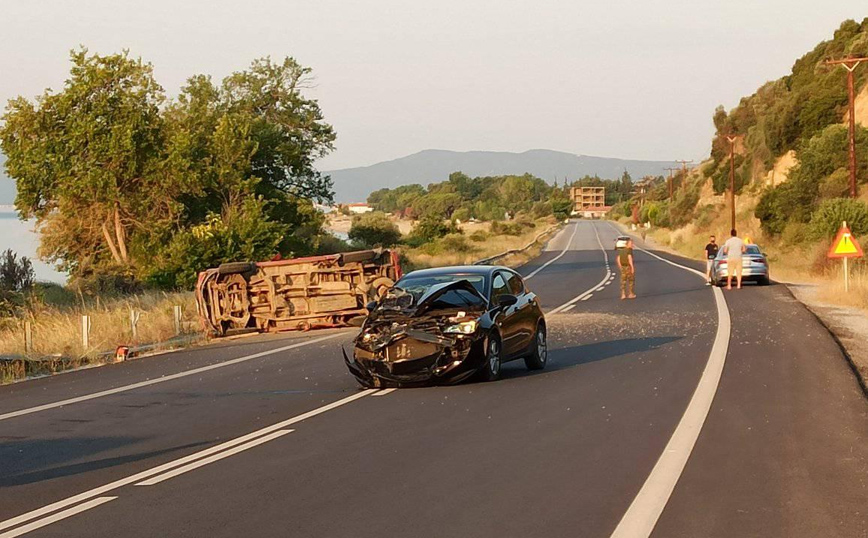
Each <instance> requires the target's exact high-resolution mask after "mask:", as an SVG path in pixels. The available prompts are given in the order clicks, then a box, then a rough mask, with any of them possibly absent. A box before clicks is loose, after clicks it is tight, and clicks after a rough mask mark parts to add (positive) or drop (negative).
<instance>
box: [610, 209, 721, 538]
mask: <svg viewBox="0 0 868 538" xmlns="http://www.w3.org/2000/svg"><path fill="white" fill-rule="evenodd" d="M610 224H611V223H610ZM639 250H642V252H645V253H646V254H649V255H650V256H653V257H655V258H657V259H658V260H661V261H664V262H666V263H668V264H670V265H674V266H675V267H679V268H681V269H684V270H686V271H689V272H691V273H695V274H696V275H698V276H700V277H701V278H703V279H704V278H705V274H703V273H701V272H699V271H697V270H695V269H692V268H690V267H686V266H684V265H680V264H677V263H675V262H672V261H669V260H666V259H664V258H661V257H660V256H657V255H656V254H653V253H651V252H648V251H647V250H644V249H639ZM712 292H713V294H714V301H715V304H716V306H717V333H716V334H715V337H714V343H713V344H712V346H711V353H709V356H708V362H707V363H706V364H705V368H704V369H703V371H702V376H701V377H700V378H699V383H698V384H697V385H696V389H695V390H694V392H693V396H692V397H691V398H690V403H688V404H687V408H686V409H685V410H684V414H683V415H682V416H681V420H680V421H679V422H678V426H676V427H675V431H674V432H672V437H670V438H669V442H668V443H667V444H666V448H665V449H664V450H663V453H662V454H661V455H660V458H659V459H658V460H657V463H656V464H655V465H654V468H653V469H652V470H651V474H649V475H648V478H647V479H646V480H645V483H644V484H643V485H642V488H641V489H640V490H639V493H638V494H637V495H636V498H635V499H633V502H632V503H631V504H630V507H629V508H628V509H627V512H626V513H625V514H624V517H622V518H621V521H620V522H619V523H618V526H617V527H616V528H615V531H614V532H613V533H612V538H642V537H648V536H650V535H651V533H652V532H653V531H654V527H655V526H656V525H657V521H658V520H659V519H660V515H661V514H662V513H663V509H664V508H665V507H666V503H667V502H669V498H670V497H671V496H672V491H673V490H674V489H675V485H676V484H677V483H678V479H679V478H681V473H682V472H683V471H684V466H685V465H687V460H688V459H689V458H690V454H691V452H693V448H694V446H696V441H697V439H698V438H699V433H700V431H702V426H703V424H704V423H705V419H706V418H707V417H708V412H709V411H710V410H711V404H712V402H713V401H714V397H715V395H716V394H717V387H718V385H719V384H720V378H721V376H722V375H723V367H724V365H725V363H726V354H727V351H728V350H729V339H730V334H731V330H732V328H731V319H730V316H729V309H728V308H727V305H726V299H725V298H724V296H723V292H722V291H720V289H719V288H717V287H714V288H712Z"/></svg>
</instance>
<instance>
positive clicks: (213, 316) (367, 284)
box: [196, 249, 401, 336]
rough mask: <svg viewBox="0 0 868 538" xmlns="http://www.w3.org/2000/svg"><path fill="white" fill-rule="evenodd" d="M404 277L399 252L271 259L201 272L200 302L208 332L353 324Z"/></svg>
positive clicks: (296, 328) (201, 312) (286, 329)
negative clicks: (371, 304)
mask: <svg viewBox="0 0 868 538" xmlns="http://www.w3.org/2000/svg"><path fill="white" fill-rule="evenodd" d="M399 278H401V267H400V264H399V263H398V255H397V253H396V252H395V251H393V250H383V249H375V250H362V251H357V252H344V253H341V254H331V255H327V256H313V257H309V258H295V259H291V260H278V261H268V262H257V263H251V262H232V263H224V264H222V265H220V266H219V267H217V268H213V269H206V270H205V271H202V272H201V273H199V278H198V281H197V283H196V301H197V303H198V309H199V314H200V317H201V318H202V324H203V326H204V328H205V330H206V331H207V332H209V333H210V334H212V335H216V336H223V335H226V334H227V333H231V332H239V331H259V332H266V331H290V330H309V329H312V328H317V327H338V326H343V325H347V324H348V323H350V321H351V320H352V319H353V318H358V317H359V316H364V315H365V314H366V313H367V311H366V309H365V305H366V304H367V303H369V302H370V301H373V300H376V299H377V298H379V297H380V296H382V295H383V293H385V291H386V290H388V289H389V288H391V287H392V285H393V284H394V283H395V282H396V281H397V280H398V279H399Z"/></svg>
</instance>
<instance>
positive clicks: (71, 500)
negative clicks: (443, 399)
mask: <svg viewBox="0 0 868 538" xmlns="http://www.w3.org/2000/svg"><path fill="white" fill-rule="evenodd" d="M372 392H376V389H367V390H363V391H361V392H358V393H356V394H353V395H351V396H347V397H346V398H343V399H340V400H337V401H335V402H332V403H330V404H326V405H323V406H321V407H318V408H316V409H314V410H312V411H308V412H307V413H302V414H301V415H297V416H295V417H293V418H290V419H287V420H284V421H282V422H278V423H276V424H272V425H271V426H266V427H264V428H262V429H259V430H256V431H254V432H251V433H249V434H247V435H243V436H241V437H237V438H235V439H232V440H229V441H226V442H225V443H222V444H219V445H216V446H213V447H211V448H207V449H205V450H202V451H200V452H196V453H194V454H190V455H189V456H184V457H183V458H180V459H177V460H174V461H170V462H168V463H164V464H162V465H158V466H157V467H154V468H151V469H148V470H146V471H142V472H140V473H136V474H134V475H131V476H128V477H126V478H121V479H120V480H115V481H114V482H110V483H108V484H105V485H104V486H99V487H96V488H93V489H91V490H88V491H85V492H82V493H79V494H77V495H73V496H72V497H68V498H66V499H63V500H60V501H57V502H54V503H52V504H49V505H46V506H43V507H42V508H37V509H35V510H31V511H30V512H27V513H25V514H21V515H20V516H16V517H13V518H12V519H7V520H6V521H0V530H3V529H8V528H9V527H14V526H15V525H18V524H20V523H24V522H25V521H30V520H31V519H35V518H37V517H40V516H43V515H45V514H49V513H51V512H54V511H56V510H60V509H61V508H66V507H67V506H70V505H73V504H76V503H79V502H81V501H84V500H86V499H90V498H92V497H96V496H97V495H102V494H103V493H106V492H108V491H112V490H114V489H118V488H120V487H123V486H126V485H129V484H134V483H136V482H139V481H141V480H144V479H146V478H149V477H151V476H154V475H156V474H159V473H162V472H164V471H167V470H169V469H173V468H175V467H178V466H179V465H184V464H186V463H189V462H191V461H195V460H197V459H200V458H204V457H206V456H210V455H211V454H214V453H216V452H220V451H222V450H226V449H228V448H232V447H234V446H236V445H239V444H241V443H245V442H247V441H249V440H251V439H255V438H257V437H260V436H262V435H265V434H268V433H271V432H273V431H275V430H280V429H282V428H285V427H287V426H291V425H292V424H295V423H298V422H301V421H303V420H306V419H309V418H311V417H314V416H316V415H319V414H322V413H325V412H326V411H331V410H332V409H335V408H337V407H340V406H342V405H346V404H348V403H350V402H352V401H355V400H358V399H359V398H364V397H365V396H368V395H369V394H371V393H372Z"/></svg>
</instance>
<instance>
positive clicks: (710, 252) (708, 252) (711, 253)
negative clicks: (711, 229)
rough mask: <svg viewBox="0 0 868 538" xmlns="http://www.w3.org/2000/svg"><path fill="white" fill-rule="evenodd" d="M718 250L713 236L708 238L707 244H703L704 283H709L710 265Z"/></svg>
mask: <svg viewBox="0 0 868 538" xmlns="http://www.w3.org/2000/svg"><path fill="white" fill-rule="evenodd" d="M718 250H720V247H719V246H717V242H716V241H715V240H714V236H713V235H712V236H711V238H710V239H709V240H708V244H707V245H705V260H706V261H705V281H706V284H711V265H712V264H713V263H714V258H715V257H716V256H717V252H718Z"/></svg>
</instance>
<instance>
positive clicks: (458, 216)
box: [452, 207, 471, 222]
mask: <svg viewBox="0 0 868 538" xmlns="http://www.w3.org/2000/svg"><path fill="white" fill-rule="evenodd" d="M470 217H471V215H470V208H467V207H459V208H458V209H456V210H455V213H452V218H453V220H457V221H460V222H467V221H468V220H470Z"/></svg>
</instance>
